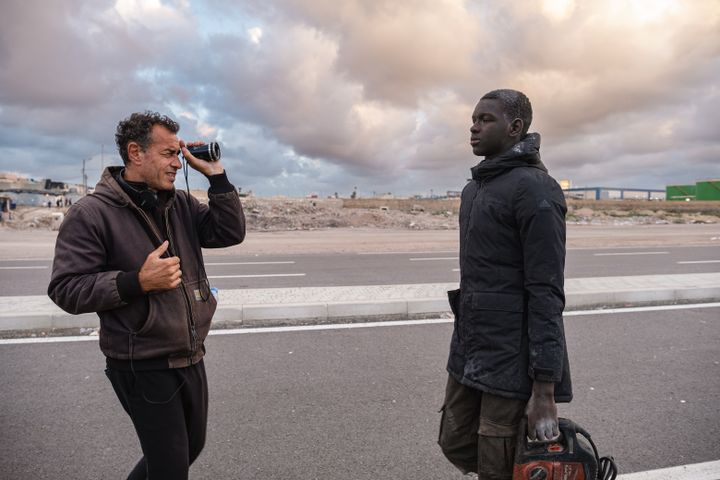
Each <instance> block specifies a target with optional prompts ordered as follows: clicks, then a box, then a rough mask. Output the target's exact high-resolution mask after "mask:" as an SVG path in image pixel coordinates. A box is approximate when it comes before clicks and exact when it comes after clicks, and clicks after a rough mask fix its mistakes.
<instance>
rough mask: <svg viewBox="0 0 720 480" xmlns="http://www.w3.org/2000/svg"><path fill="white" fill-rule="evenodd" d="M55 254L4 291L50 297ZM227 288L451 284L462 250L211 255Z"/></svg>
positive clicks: (711, 268)
mask: <svg viewBox="0 0 720 480" xmlns="http://www.w3.org/2000/svg"><path fill="white" fill-rule="evenodd" d="M51 265H52V260H51V259H49V258H46V259H39V260H3V261H0V296H9V295H44V294H45V292H46V289H47V283H48V281H49V278H50V269H51ZM206 267H207V272H208V275H209V276H210V280H211V283H212V284H213V285H214V286H216V287H218V288H220V289H231V288H232V289H235V288H270V287H310V286H313V287H316V286H331V285H345V286H352V285H391V284H409V283H445V282H455V281H458V279H459V273H458V272H457V268H458V260H457V252H454V251H436V252H422V253H393V254H384V253H344V254H305V255H262V256H260V255H258V256H237V255H222V256H220V255H212V253H210V254H206ZM718 271H720V247H717V246H693V247H642V248H607V249H597V248H596V249H571V250H569V251H568V256H567V266H566V271H565V273H566V276H567V278H579V277H607V276H623V275H655V274H675V273H708V272H718Z"/></svg>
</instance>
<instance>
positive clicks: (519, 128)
mask: <svg viewBox="0 0 720 480" xmlns="http://www.w3.org/2000/svg"><path fill="white" fill-rule="evenodd" d="M523 127H525V122H523V121H522V119H520V118H516V119H515V120H513V121H512V122H510V126H509V127H508V134H509V135H510V136H511V137H519V136H520V135H522V132H523Z"/></svg>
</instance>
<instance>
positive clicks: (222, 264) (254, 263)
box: [205, 261, 295, 266]
mask: <svg viewBox="0 0 720 480" xmlns="http://www.w3.org/2000/svg"><path fill="white" fill-rule="evenodd" d="M294 263H295V262H294V261H282V262H211V263H206V264H205V265H206V266H207V265H213V266H225V265H292V264H294Z"/></svg>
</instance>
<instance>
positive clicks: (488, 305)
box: [461, 292, 524, 390]
mask: <svg viewBox="0 0 720 480" xmlns="http://www.w3.org/2000/svg"><path fill="white" fill-rule="evenodd" d="M468 303H469V305H468V307H469V308H466V309H465V311H464V312H463V316H462V317H461V322H462V323H463V325H464V330H465V331H466V332H467V340H466V342H465V345H466V348H467V352H468V353H467V358H468V362H467V363H466V366H465V373H466V375H468V376H470V377H471V378H473V379H475V380H483V381H484V382H485V383H491V384H493V386H495V387H496V388H499V389H504V390H505V389H508V390H511V389H513V388H514V386H515V384H516V383H517V377H519V375H520V366H519V365H520V363H521V354H522V352H521V345H522V336H523V317H524V299H523V295H522V294H508V293H498V292H474V293H473V294H472V295H471V298H470V302H468Z"/></svg>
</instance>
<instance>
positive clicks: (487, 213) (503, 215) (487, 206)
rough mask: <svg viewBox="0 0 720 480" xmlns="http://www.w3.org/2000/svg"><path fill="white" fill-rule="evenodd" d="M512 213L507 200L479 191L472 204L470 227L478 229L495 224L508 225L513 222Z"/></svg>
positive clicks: (494, 193) (493, 193) (496, 194)
mask: <svg viewBox="0 0 720 480" xmlns="http://www.w3.org/2000/svg"><path fill="white" fill-rule="evenodd" d="M511 213H512V211H511V208H510V204H509V202H508V201H507V199H505V198H503V197H502V196H501V195H498V193H497V192H494V191H491V190H487V189H484V190H480V191H479V192H478V195H477V196H476V197H475V200H474V202H473V208H472V214H471V217H470V225H471V226H472V227H478V226H481V225H491V224H493V223H495V222H501V223H503V224H509V223H511V222H513V218H512V215H511Z"/></svg>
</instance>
